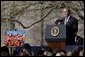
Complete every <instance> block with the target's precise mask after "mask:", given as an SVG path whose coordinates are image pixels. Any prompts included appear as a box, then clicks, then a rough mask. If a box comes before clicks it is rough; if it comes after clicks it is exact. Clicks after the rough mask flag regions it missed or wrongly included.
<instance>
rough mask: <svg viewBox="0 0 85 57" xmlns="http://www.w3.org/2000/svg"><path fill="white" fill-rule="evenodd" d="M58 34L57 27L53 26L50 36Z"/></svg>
mask: <svg viewBox="0 0 85 57" xmlns="http://www.w3.org/2000/svg"><path fill="white" fill-rule="evenodd" d="M58 34H59V28H58V27H53V28H52V29H51V35H52V36H57V35H58Z"/></svg>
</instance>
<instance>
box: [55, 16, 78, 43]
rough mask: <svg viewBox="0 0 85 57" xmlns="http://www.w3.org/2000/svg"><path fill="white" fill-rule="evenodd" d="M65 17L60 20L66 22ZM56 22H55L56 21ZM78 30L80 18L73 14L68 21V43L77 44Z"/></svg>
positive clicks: (62, 22)
mask: <svg viewBox="0 0 85 57" xmlns="http://www.w3.org/2000/svg"><path fill="white" fill-rule="evenodd" d="M64 20H65V18H63V19H62V20H61V21H60V22H61V24H64ZM56 22H57V21H56ZM56 22H55V23H56ZM77 31H78V20H77V19H76V18H74V17H73V16H70V18H69V20H68V22H67V23H66V36H67V38H66V44H67V45H72V44H75V35H76V34H75V32H77Z"/></svg>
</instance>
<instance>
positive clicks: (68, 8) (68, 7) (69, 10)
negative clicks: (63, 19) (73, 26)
mask: <svg viewBox="0 0 85 57" xmlns="http://www.w3.org/2000/svg"><path fill="white" fill-rule="evenodd" d="M63 9H67V10H68V14H70V13H71V11H70V8H69V7H63Z"/></svg>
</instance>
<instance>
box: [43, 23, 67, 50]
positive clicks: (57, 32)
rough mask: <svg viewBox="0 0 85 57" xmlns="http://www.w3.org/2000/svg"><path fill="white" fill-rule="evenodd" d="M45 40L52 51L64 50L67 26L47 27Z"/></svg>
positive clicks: (54, 25)
mask: <svg viewBox="0 0 85 57" xmlns="http://www.w3.org/2000/svg"><path fill="white" fill-rule="evenodd" d="M44 34H45V35H44V36H45V40H46V42H47V44H48V46H49V47H51V48H52V49H56V48H57V49H64V47H65V42H66V26H65V25H63V24H59V25H56V24H53V25H46V28H45V32H44Z"/></svg>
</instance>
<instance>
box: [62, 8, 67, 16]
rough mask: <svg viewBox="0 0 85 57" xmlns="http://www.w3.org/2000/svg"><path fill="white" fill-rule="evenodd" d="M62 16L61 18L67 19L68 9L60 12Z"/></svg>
mask: <svg viewBox="0 0 85 57" xmlns="http://www.w3.org/2000/svg"><path fill="white" fill-rule="evenodd" d="M62 15H63V17H67V16H68V9H66V8H64V9H63V11H62Z"/></svg>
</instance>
